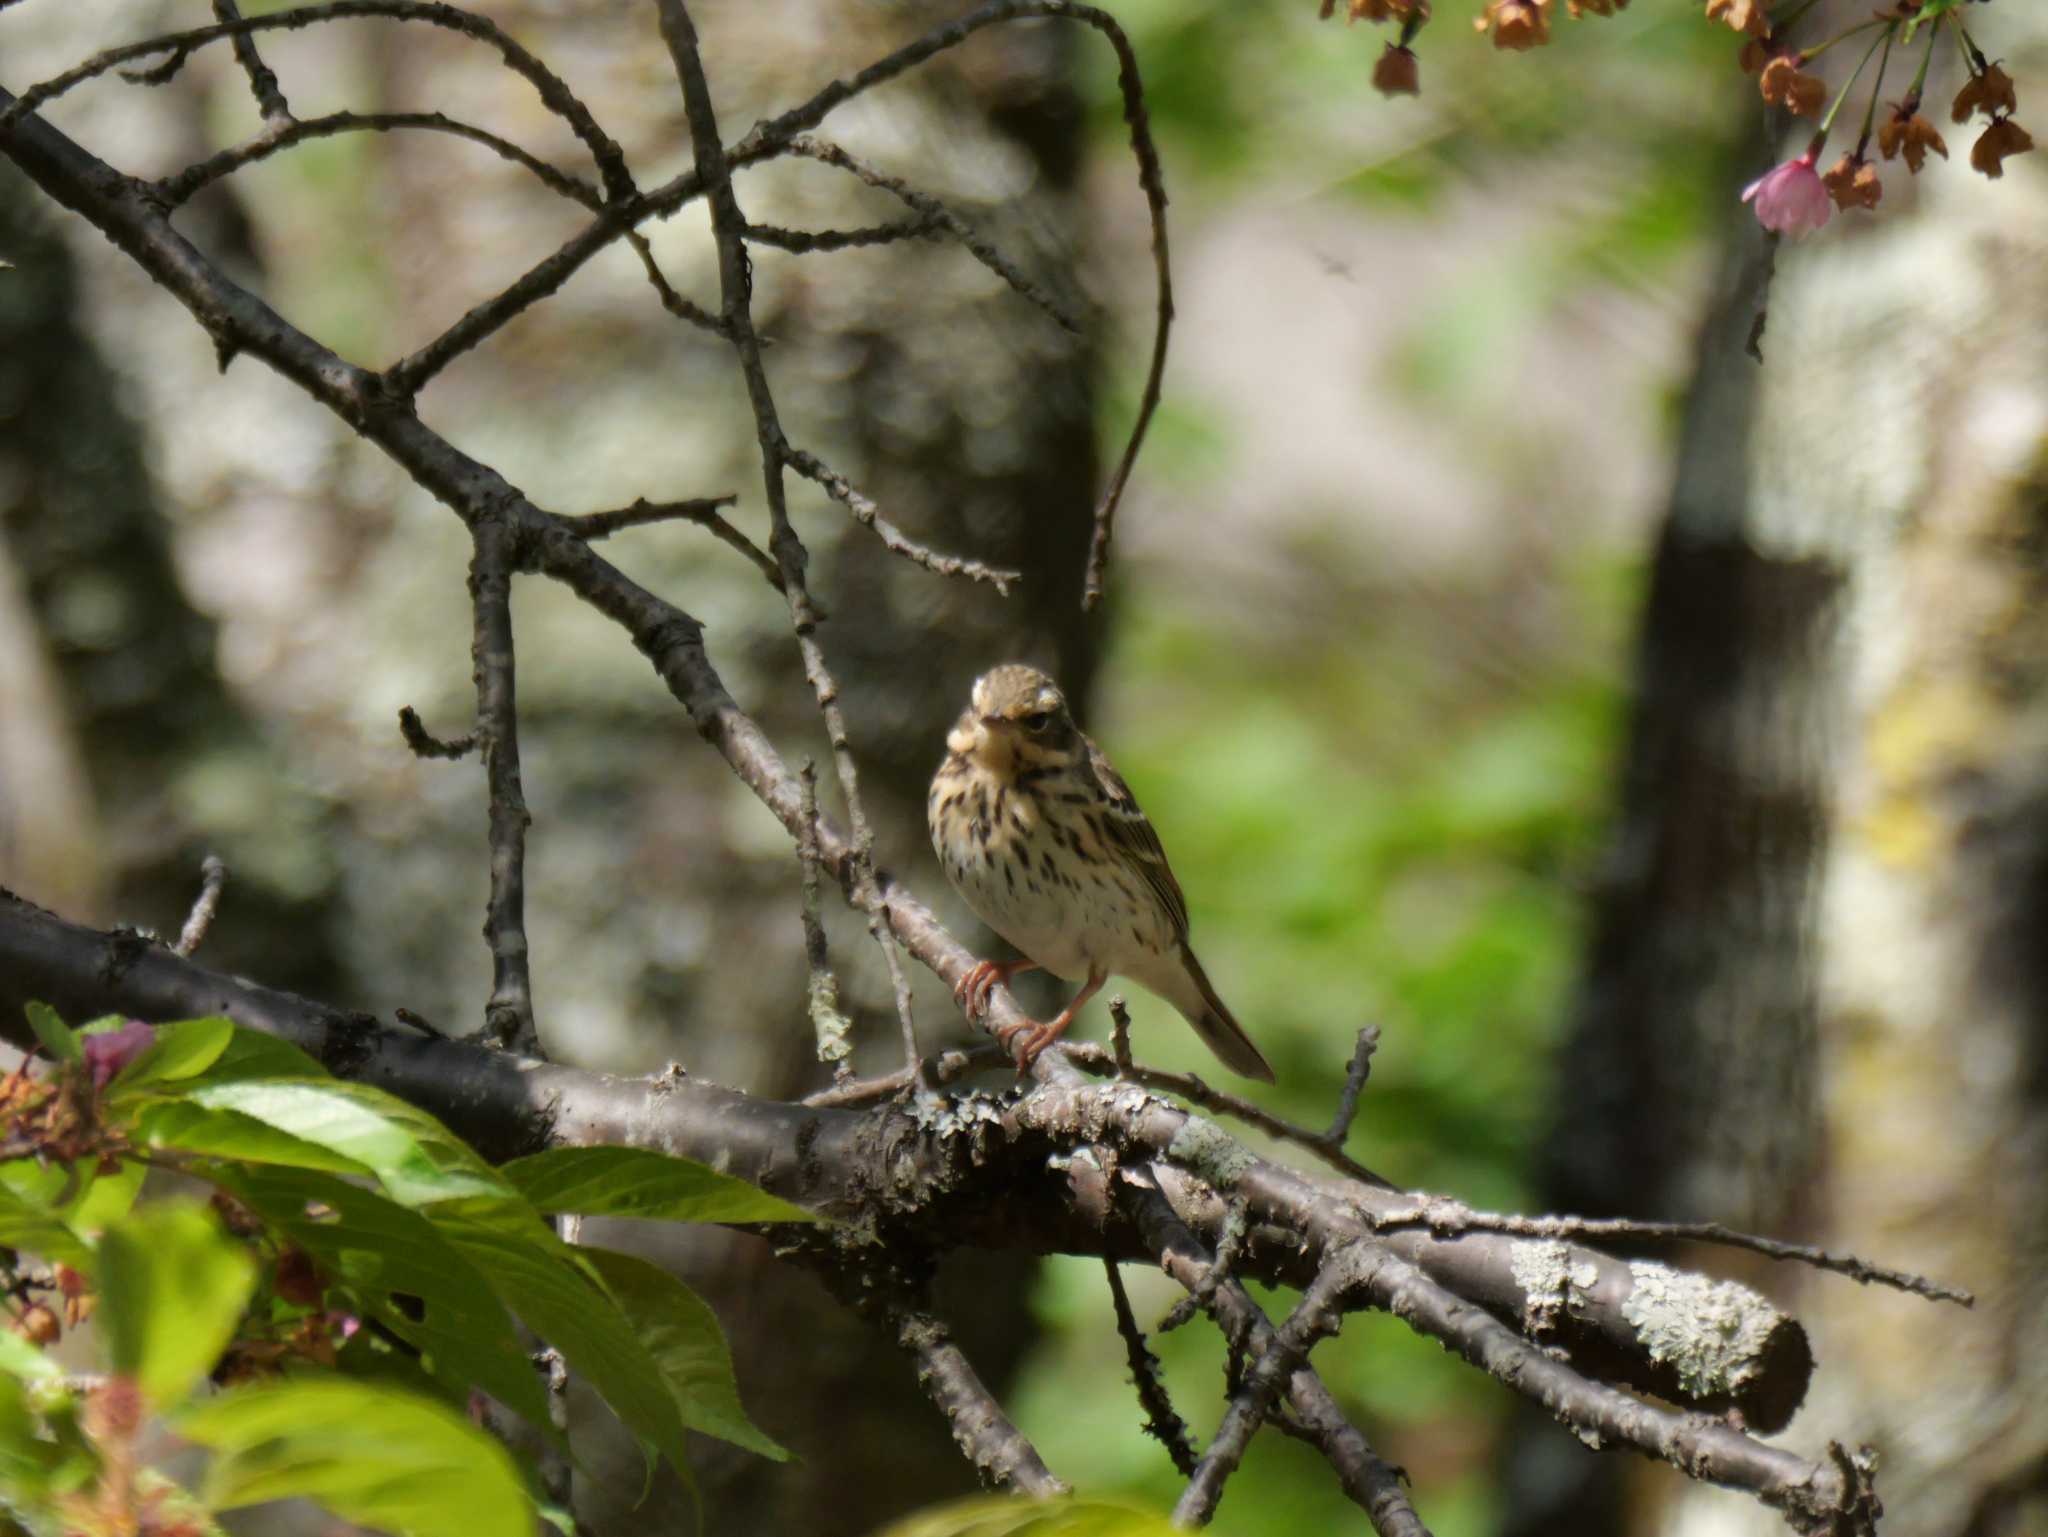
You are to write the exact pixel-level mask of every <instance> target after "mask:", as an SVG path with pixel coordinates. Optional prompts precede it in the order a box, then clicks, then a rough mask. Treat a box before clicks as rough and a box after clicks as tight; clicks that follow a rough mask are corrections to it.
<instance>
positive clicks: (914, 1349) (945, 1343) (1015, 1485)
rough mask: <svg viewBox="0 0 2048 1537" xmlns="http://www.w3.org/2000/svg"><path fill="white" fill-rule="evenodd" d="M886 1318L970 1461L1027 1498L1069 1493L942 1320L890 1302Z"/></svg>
mask: <svg viewBox="0 0 2048 1537" xmlns="http://www.w3.org/2000/svg"><path fill="white" fill-rule="evenodd" d="M890 1323H891V1325H892V1326H893V1328H894V1330H895V1335H896V1343H897V1344H898V1345H899V1346H901V1347H902V1348H903V1349H904V1350H906V1351H908V1352H909V1353H910V1354H911V1355H912V1356H913V1357H915V1358H916V1361H917V1380H918V1382H919V1384H920V1385H921V1386H922V1387H923V1388H924V1390H925V1392H926V1393H928V1394H929V1395H930V1396H931V1400H932V1402H933V1403H934V1404H936V1405H938V1407H939V1412H940V1413H942V1414H944V1415H945V1416H946V1419H947V1422H948V1423H950V1424H951V1425H952V1427H953V1439H954V1440H955V1441H956V1442H958V1443H959V1446H960V1450H961V1451H963V1452H965V1453H966V1454H967V1457H968V1460H969V1461H971V1462H972V1463H973V1464H974V1465H975V1467H977V1468H979V1469H980V1470H981V1471H982V1473H983V1474H984V1475H986V1476H987V1477H988V1478H989V1479H990V1480H991V1481H993V1482H994V1483H997V1484H1004V1485H1008V1486H1009V1487H1010V1488H1012V1489H1015V1490H1016V1491H1017V1492H1018V1493H1019V1494H1025V1495H1029V1496H1031V1497H1032V1498H1033V1499H1041V1500H1043V1499H1051V1498H1053V1497H1055V1496H1057V1495H1062V1494H1070V1493H1072V1490H1070V1489H1069V1488H1068V1487H1067V1485H1066V1484H1065V1483H1063V1482H1062V1481H1061V1480H1060V1479H1059V1478H1057V1477H1055V1476H1054V1474H1053V1472H1052V1470H1051V1469H1050V1468H1048V1467H1047V1466H1046V1465H1045V1461H1044V1459H1043V1458H1041V1457H1040V1456H1039V1455H1038V1450H1037V1448H1036V1447H1034V1446H1033V1445H1032V1444H1031V1443H1030V1442H1029V1441H1028V1440H1026V1439H1025V1437H1024V1433H1023V1432H1022V1431H1021V1430H1019V1429H1018V1428H1017V1427H1016V1425H1015V1424H1014V1423H1012V1422H1011V1420H1010V1417H1009V1416H1008V1415H1007V1414H1005V1413H1003V1409H1002V1405H1001V1404H999V1403H997V1402H996V1397H995V1395H994V1394H993V1393H991V1392H990V1391H989V1390H988V1388H987V1386H986V1385H985V1384H983V1382H982V1380H981V1376H980V1374H979V1373H977V1372H976V1371H975V1369H974V1365H973V1363H972V1362H970V1361H969V1360H968V1359H967V1357H966V1356H965V1355H963V1354H962V1353H961V1350H960V1347H959V1346H958V1345H956V1344H954V1343H953V1336H952V1332H951V1331H950V1330H949V1329H947V1327H946V1326H945V1324H944V1323H943V1322H941V1321H940V1320H939V1319H938V1318H937V1317H935V1316H934V1315H932V1314H931V1313H928V1312H924V1311H920V1310H916V1309H911V1308H896V1309H892V1310H891V1316H890Z"/></svg>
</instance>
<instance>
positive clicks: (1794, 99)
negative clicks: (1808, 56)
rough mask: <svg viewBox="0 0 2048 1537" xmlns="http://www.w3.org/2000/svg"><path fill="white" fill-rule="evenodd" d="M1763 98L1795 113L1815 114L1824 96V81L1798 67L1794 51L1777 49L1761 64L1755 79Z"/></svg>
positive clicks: (1825, 88)
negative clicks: (1790, 52)
mask: <svg viewBox="0 0 2048 1537" xmlns="http://www.w3.org/2000/svg"><path fill="white" fill-rule="evenodd" d="M1757 89H1758V90H1760V91H1762V92H1763V96H1764V100H1765V101H1767V102H1770V103H1772V104H1773V105H1774V106H1780V107H1783V108H1784V109H1785V110H1786V111H1787V112H1790V113H1791V114H1792V115H1793V116H1795V117H1818V116H1820V109H1821V107H1822V106H1823V105H1825V104H1826V102H1827V99H1828V85H1827V82H1826V81H1825V80H1823V79H1821V77H1820V76H1818V75H1809V74H1808V73H1806V71H1805V70H1803V69H1801V68H1800V67H1799V57H1798V55H1797V54H1789V53H1781V54H1779V55H1778V56H1777V57H1776V58H1775V59H1773V60H1771V62H1770V63H1768V64H1766V65H1765V66H1764V72H1763V74H1762V76H1761V77H1760V78H1759V79H1758V80H1757Z"/></svg>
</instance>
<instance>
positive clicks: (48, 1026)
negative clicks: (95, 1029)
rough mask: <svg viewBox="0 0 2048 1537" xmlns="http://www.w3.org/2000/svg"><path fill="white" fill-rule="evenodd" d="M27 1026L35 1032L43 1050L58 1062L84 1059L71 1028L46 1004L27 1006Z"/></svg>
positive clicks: (83, 1049)
mask: <svg viewBox="0 0 2048 1537" xmlns="http://www.w3.org/2000/svg"><path fill="white" fill-rule="evenodd" d="M28 1026H29V1028H30V1029H31V1030H33V1031H35V1033H36V1039H37V1040H38V1041H40V1042H42V1044H43V1050H45V1051H47V1052H48V1053H49V1054H50V1055H51V1057H52V1058H54V1059H55V1060H56V1061H59V1062H80V1061H83V1060H84V1058H85V1048H84V1047H82V1046H80V1045H79V1044H78V1037H77V1036H76V1035H75V1034H73V1033H72V1030H71V1027H70V1026H69V1025H67V1024H65V1023H64V1021H63V1020H61V1019H59V1018H58V1017H57V1011H56V1010H55V1009H53V1008H51V1007H50V1006H49V1005H48V1004H47V1003H31V1004H30V1005H29V1006H28Z"/></svg>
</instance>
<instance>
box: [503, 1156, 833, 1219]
mask: <svg viewBox="0 0 2048 1537" xmlns="http://www.w3.org/2000/svg"><path fill="white" fill-rule="evenodd" d="M498 1172H499V1173H501V1174H503V1175H504V1176H505V1178H507V1179H508V1180H510V1181H511V1182H512V1183H513V1184H514V1185H516V1186H517V1187H518V1188H519V1191H520V1193H521V1194H522V1195H524V1196H525V1197H526V1198H527V1200H529V1201H531V1202H532V1203H533V1204H534V1205H535V1206H537V1207H538V1208H539V1209H540V1210H542V1211H544V1212H575V1213H577V1214H578V1215H581V1216H585V1217H653V1218H657V1219H659V1220H661V1221H664V1222H816V1221H819V1220H820V1219H819V1218H818V1216H817V1215H816V1214H815V1213H813V1212H808V1211H805V1210H804V1209H803V1208H802V1207H801V1206H795V1205H792V1204H791V1203H789V1202H788V1201H785V1200H783V1199H782V1198H781V1197H780V1196H773V1195H770V1194H768V1192H767V1191H765V1190H762V1189H759V1188H757V1187H756V1186H753V1185H750V1184H748V1183H747V1182H746V1181H745V1180H743V1179H735V1178H734V1177H733V1176H732V1175H730V1174H721V1173H719V1171H718V1170H716V1169H713V1168H710V1167H708V1166H707V1165H705V1164H701V1163H697V1162H694V1161H693V1160H691V1159H688V1158H671V1157H670V1156H669V1155H668V1154H666V1153H657V1152H654V1151H652V1150H651V1149H648V1148H640V1147H554V1148H549V1149H548V1150H547V1151H546V1152H544V1153H535V1154H533V1155H532V1156H531V1157H527V1158H515V1159H513V1160H512V1161H511V1162H510V1163H508V1164H505V1165H503V1166H502V1167H501V1168H500V1169H499V1171H498Z"/></svg>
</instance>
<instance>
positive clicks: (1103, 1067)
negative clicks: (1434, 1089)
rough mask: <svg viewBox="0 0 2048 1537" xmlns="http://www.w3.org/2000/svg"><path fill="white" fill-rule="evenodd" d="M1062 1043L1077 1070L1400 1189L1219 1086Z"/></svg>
mask: <svg viewBox="0 0 2048 1537" xmlns="http://www.w3.org/2000/svg"><path fill="white" fill-rule="evenodd" d="M1110 1019H1111V1021H1112V1030H1114V1021H1115V1019H1116V1013H1115V1008H1114V1006H1113V1005H1112V1008H1111V1012H1110ZM1124 1028H1125V1029H1126V1030H1128V1029H1129V1020H1128V1019H1126V1020H1125V1022H1124ZM1112 1040H1114V1035H1112ZM1063 1044H1064V1045H1065V1047H1066V1052H1067V1060H1068V1061H1070V1062H1072V1063H1073V1064H1074V1066H1076V1067H1078V1068H1080V1069H1081V1070H1082V1071H1083V1072H1086V1073H1093V1074H1095V1075H1096V1076H1097V1077H1098V1078H1101V1077H1110V1076H1116V1077H1121V1078H1128V1079H1130V1080H1131V1081H1132V1082H1133V1083H1138V1084H1143V1085H1144V1086H1145V1087H1146V1088H1148V1089H1162V1090H1164V1091H1165V1092H1167V1093H1169V1094H1177V1095H1179V1096H1180V1097H1181V1098H1182V1099H1185V1100H1187V1101H1188V1102H1189V1103H1190V1104H1195V1105H1200V1106H1201V1107H1202V1108H1203V1109H1204V1110H1213V1111H1215V1112H1216V1113H1217V1114H1218V1115H1227V1116H1229V1117H1231V1118H1232V1119H1233V1120H1238V1121H1243V1122H1244V1123H1245V1124H1246V1125H1247V1126H1256V1127H1258V1129H1259V1130H1260V1131H1263V1132H1264V1133H1266V1135H1267V1136H1269V1137H1277V1138H1278V1139H1279V1140H1281V1141H1282V1142H1291V1143H1293V1144H1294V1145H1295V1146H1296V1147H1303V1148H1307V1149H1308V1150H1309V1151H1310V1152H1311V1153H1314V1154H1315V1155H1316V1157H1318V1158H1320V1159H1322V1160H1323V1161H1324V1162H1325V1163H1327V1164H1328V1165H1329V1166H1330V1167H1331V1168H1333V1169H1336V1170H1337V1171H1339V1172H1340V1173H1343V1174H1348V1175H1350V1176H1351V1177H1352V1178H1353V1179H1362V1180H1364V1181H1365V1182H1366V1183H1367V1184H1369V1185H1378V1186H1379V1187H1380V1188H1381V1189H1383V1190H1400V1189H1401V1188H1402V1187H1401V1186H1400V1185H1397V1184H1395V1183H1394V1182H1393V1181H1392V1180H1389V1179H1386V1178H1384V1177H1382V1176H1381V1175H1378V1174H1375V1173H1373V1171H1372V1170H1370V1169H1368V1168H1367V1167H1366V1166H1365V1165H1364V1164H1362V1163H1360V1162H1359V1161H1358V1160H1357V1159H1355V1158H1353V1157H1352V1156H1351V1155H1350V1154H1349V1153H1346V1152H1345V1151H1344V1150H1343V1147H1342V1146H1341V1145H1338V1144H1333V1143H1332V1142H1331V1141H1330V1139H1329V1137H1328V1135H1327V1134H1326V1133H1323V1132H1319V1131H1310V1130H1309V1129H1308V1128H1307V1127H1306V1126H1300V1125H1297V1124H1296V1123H1295V1122H1293V1121H1290V1120H1288V1119H1286V1118H1285V1117H1284V1116H1278V1115H1275V1114H1274V1113H1273V1112H1272V1111H1270V1110H1267V1109H1264V1108H1262V1107H1261V1106H1258V1105H1255V1104H1253V1103H1252V1102H1251V1101H1250V1100H1248V1099H1241V1098H1239V1097H1238V1096H1237V1095H1235V1094H1230V1093H1226V1092H1225V1091H1224V1090H1222V1089H1212V1088H1211V1087H1209V1085H1208V1084H1207V1083H1206V1082H1204V1081H1203V1080H1202V1078H1201V1077H1199V1076H1198V1075H1196V1074H1194V1073H1169V1072H1166V1071H1165V1070H1163V1069H1161V1068H1156V1067H1145V1066H1143V1065H1141V1064H1138V1063H1134V1062H1131V1061H1129V1060H1122V1061H1120V1060H1118V1058H1117V1056H1116V1054H1115V1053H1114V1051H1113V1050H1106V1049H1104V1048H1103V1047H1102V1046H1100V1045H1098V1044H1097V1043H1096V1042H1094V1041H1067V1042H1064V1043H1063Z"/></svg>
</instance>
